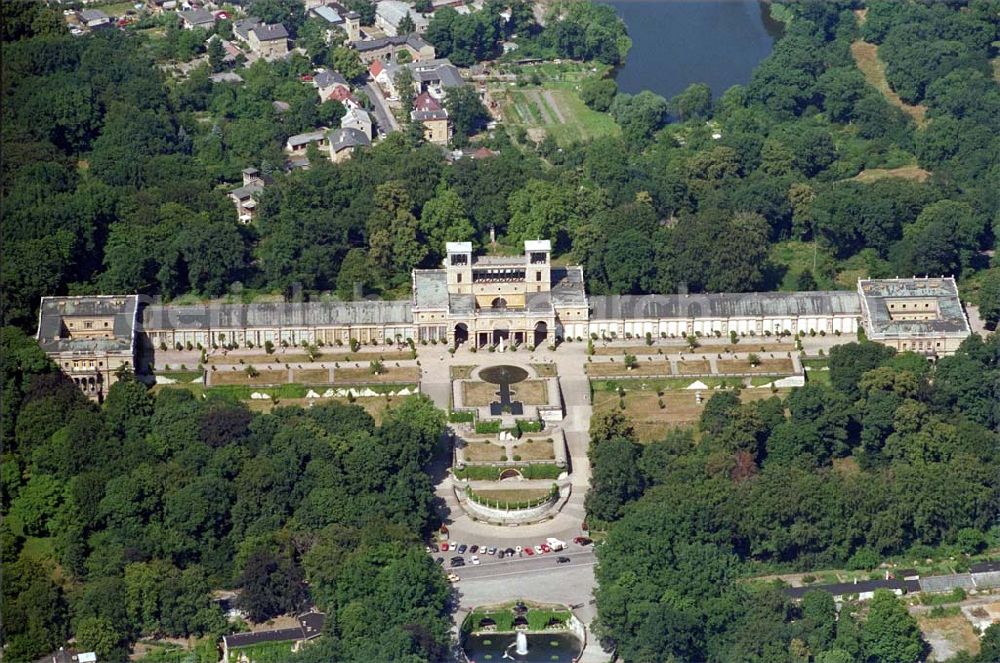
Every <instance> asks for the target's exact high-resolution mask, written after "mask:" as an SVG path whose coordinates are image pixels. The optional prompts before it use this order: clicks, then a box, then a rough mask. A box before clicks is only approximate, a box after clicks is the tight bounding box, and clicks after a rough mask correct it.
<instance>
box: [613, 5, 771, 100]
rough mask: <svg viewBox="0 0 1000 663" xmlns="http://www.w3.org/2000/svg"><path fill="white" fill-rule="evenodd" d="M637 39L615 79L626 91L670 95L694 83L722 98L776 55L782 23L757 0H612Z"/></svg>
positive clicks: (633, 42) (631, 33)
mask: <svg viewBox="0 0 1000 663" xmlns="http://www.w3.org/2000/svg"><path fill="white" fill-rule="evenodd" d="M608 4H610V5H611V6H613V7H614V8H615V10H616V11H617V12H618V15H619V16H621V17H622V20H624V21H625V25H626V26H628V33H629V36H630V37H631V38H632V50H631V51H629V54H628V59H627V60H626V62H625V66H624V67H622V68H621V69H619V70H618V72H617V74H616V75H615V80H616V81H617V82H618V88H619V89H620V90H621V91H622V92H629V93H632V94H635V93H636V92H640V91H642V90H651V91H653V92H656V93H657V94H661V95H663V96H664V97H666V98H667V99H670V97H672V96H674V95H675V94H677V93H678V92H681V91H682V90H684V88H686V87H687V86H688V85H690V84H691V83H707V84H708V85H709V87H711V88H712V94H713V96H715V97H718V96H719V95H720V94H722V93H723V92H725V91H726V90H727V89H729V88H730V87H732V86H733V85H737V84H745V83H747V82H748V81H749V80H750V74H751V72H752V71H753V68H754V67H755V66H757V63H759V62H760V61H761V60H763V59H764V58H765V57H767V56H768V55H769V54H770V53H771V46H772V45H773V44H774V40H775V39H776V38H777V37H778V36H780V35H781V29H782V27H783V26H782V24H781V23H779V22H777V21H774V20H773V19H771V17H770V14H769V13H768V5H767V4H766V3H763V2H758V1H757V0H660V1H658V2H657V1H652V0H608Z"/></svg>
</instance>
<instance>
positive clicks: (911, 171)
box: [854, 164, 931, 183]
mask: <svg viewBox="0 0 1000 663" xmlns="http://www.w3.org/2000/svg"><path fill="white" fill-rule="evenodd" d="M930 176H931V174H930V172H929V171H926V170H924V169H923V168H921V167H920V166H918V165H916V164H910V165H908V166H900V167H898V168H866V169H864V170H862V171H861V172H860V173H858V174H857V175H855V176H854V179H856V180H857V181H859V182H865V183H868V182H875V181H877V180H884V179H886V178H888V177H896V178H898V179H902V180H909V181H911V182H921V183H922V182H926V181H927V178H929V177H930Z"/></svg>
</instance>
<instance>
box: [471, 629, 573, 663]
mask: <svg viewBox="0 0 1000 663" xmlns="http://www.w3.org/2000/svg"><path fill="white" fill-rule="evenodd" d="M519 636H523V637H524V640H525V643H524V644H525V645H526V647H527V651H526V652H525V653H524V654H519V653H518V652H517V644H518V639H519ZM487 643H488V644H487ZM462 649H463V650H464V651H465V656H466V657H467V658H468V660H469V661H470V663H503V662H504V661H517V662H518V663H572V661H573V660H575V659H576V658H577V657H578V656H579V655H580V652H581V651H582V650H583V643H582V642H580V639H579V638H577V637H576V635H574V634H573V633H571V632H569V631H554V632H551V633H523V632H522V633H517V634H514V633H484V634H482V635H468V636H466V637H465V640H464V641H463V643H462ZM504 654H506V655H507V658H504Z"/></svg>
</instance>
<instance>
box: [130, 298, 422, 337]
mask: <svg viewBox="0 0 1000 663" xmlns="http://www.w3.org/2000/svg"><path fill="white" fill-rule="evenodd" d="M410 322H413V312H412V311H411V309H410V302H409V301H408V300H393V301H358V302H279V303H266V304H197V305H193V306H174V305H156V306H147V307H146V308H145V309H144V310H143V328H144V329H145V330H146V331H147V332H148V331H157V330H164V329H173V330H181V329H190V330H199V329H200V330H207V329H244V328H250V327H312V326H331V325H364V324H397V323H398V324H406V323H410Z"/></svg>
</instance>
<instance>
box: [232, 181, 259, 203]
mask: <svg viewBox="0 0 1000 663" xmlns="http://www.w3.org/2000/svg"><path fill="white" fill-rule="evenodd" d="M263 190H264V183H263V182H250V184H245V185H243V186H240V187H236V188H235V189H233V190H232V191H230V192H229V195H231V196H235V197H236V199H237V200H246V199H247V198H249V197H250V196H252V195H253V194H255V193H259V192H260V191H263Z"/></svg>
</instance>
